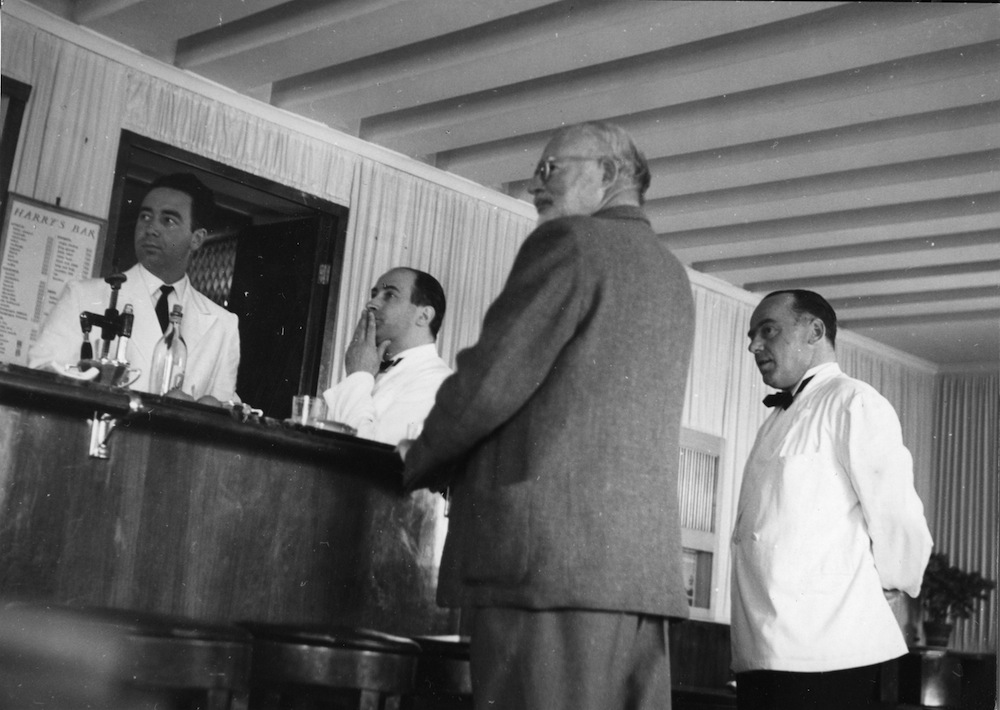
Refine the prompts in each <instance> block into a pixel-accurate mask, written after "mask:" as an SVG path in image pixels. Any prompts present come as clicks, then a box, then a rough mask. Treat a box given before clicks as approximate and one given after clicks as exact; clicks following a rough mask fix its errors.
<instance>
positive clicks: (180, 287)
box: [136, 264, 191, 303]
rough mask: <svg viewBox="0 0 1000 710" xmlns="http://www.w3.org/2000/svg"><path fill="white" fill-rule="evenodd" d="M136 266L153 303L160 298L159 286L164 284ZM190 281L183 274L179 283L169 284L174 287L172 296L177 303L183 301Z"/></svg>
mask: <svg viewBox="0 0 1000 710" xmlns="http://www.w3.org/2000/svg"><path fill="white" fill-rule="evenodd" d="M136 266H137V267H138V269H139V275H140V276H141V277H142V282H143V285H144V288H145V290H146V293H148V294H149V297H150V298H152V299H153V301H156V299H158V298H159V297H160V286H162V285H163V284H164V282H163V281H162V280H161V279H159V278H158V277H156V276H154V275H153V273H152V272H151V271H150V270H149V269H147V268H146V267H145V266H143V265H142V264H137V265H136ZM190 281H191V280H190V279H189V278H188V275H187V274H184V276H183V277H182V278H181V279H180V280H179V281H175V282H174V283H172V284H170V285H171V286H173V287H174V294H175V295H176V296H177V301H178V303H180V302H183V301H184V296H185V295H186V294H187V287H188V284H189V283H190Z"/></svg>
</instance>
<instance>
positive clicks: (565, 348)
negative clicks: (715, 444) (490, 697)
mask: <svg viewBox="0 0 1000 710" xmlns="http://www.w3.org/2000/svg"><path fill="white" fill-rule="evenodd" d="M693 329H694V306H693V299H692V295H691V288H690V284H689V282H688V279H687V274H686V272H685V271H684V268H683V266H682V265H681V264H680V262H679V261H678V260H677V259H676V258H675V257H674V256H673V255H672V254H670V252H669V251H668V250H667V249H666V248H665V247H664V246H663V244H662V243H661V242H660V241H659V240H658V239H657V237H656V236H655V234H654V233H653V231H652V229H651V228H650V225H649V221H648V220H647V219H646V217H645V215H644V213H643V212H642V210H641V209H639V208H638V207H613V208H609V209H606V210H603V211H601V212H598V213H597V214H595V215H593V216H590V217H568V218H561V219H557V220H553V221H551V222H547V223H545V224H542V225H541V226H539V227H538V228H537V229H535V231H534V232H532V234H531V235H529V236H528V238H527V240H526V241H525V242H524V244H523V245H522V247H521V249H520V251H519V253H518V256H517V258H516V260H515V263H514V265H513V267H512V270H511V273H510V276H509V277H508V280H507V283H506V285H505V286H504V289H503V291H502V293H501V294H500V295H499V296H498V297H497V299H496V301H495V302H494V303H493V304H492V305H491V306H490V308H489V311H488V312H487V314H486V318H485V320H484V323H483V329H482V334H481V336H480V339H479V342H478V343H477V344H476V345H474V346H473V347H471V348H469V349H466V350H464V351H463V352H461V353H460V354H459V355H458V358H457V365H458V366H457V370H456V372H455V374H453V375H452V376H451V377H450V378H448V379H447V380H446V381H445V382H444V384H443V385H442V386H441V389H440V390H439V392H438V395H437V399H436V402H435V405H434V408H433V410H432V411H431V413H430V415H429V416H428V418H427V420H426V422H425V423H424V428H423V433H422V435H421V437H420V438H419V439H418V440H417V441H416V442H415V444H414V445H413V447H412V448H411V449H410V451H409V453H408V455H407V458H406V467H405V471H404V483H405V485H406V486H407V487H408V488H410V489H413V488H420V487H430V488H441V487H443V486H445V485H450V486H451V488H452V507H451V517H450V520H449V531H448V537H447V540H446V543H445V551H444V557H443V560H442V569H441V574H440V579H439V588H438V601H439V603H441V604H442V605H445V606H464V605H473V606H502V607H517V608H527V609H558V608H573V609H593V610H606V611H624V612H632V613H643V614H652V615H659V616H669V617H686V616H687V614H688V604H687V597H686V595H685V592H684V588H683V582H682V576H681V546H680V528H679V523H678V515H677V468H678V458H679V453H678V437H679V429H680V419H681V409H682V407H683V401H684V391H685V386H686V382H687V371H688V360H689V356H690V350H691V342H692V334H693Z"/></svg>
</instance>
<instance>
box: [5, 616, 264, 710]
mask: <svg viewBox="0 0 1000 710" xmlns="http://www.w3.org/2000/svg"><path fill="white" fill-rule="evenodd" d="M3 614H4V616H5V617H6V618H8V619H10V620H11V623H12V624H13V625H14V628H16V629H19V630H20V631H21V632H22V633H24V634H25V639H28V637H29V636H32V635H33V636H34V639H33V641H32V642H33V643H34V645H35V648H34V649H33V650H31V651H29V652H28V653H27V654H24V653H21V654H20V657H21V658H25V657H26V655H27V656H30V657H32V658H33V659H34V660H33V661H31V663H32V664H33V665H34V667H35V668H36V669H40V670H41V675H40V676H39V675H38V674H37V673H36V674H35V677H36V678H38V679H40V680H41V679H44V677H45V676H46V675H53V676H55V677H54V678H53V680H54V681H59V680H61V678H59V677H58V676H59V674H60V671H59V669H60V668H61V667H64V666H65V665H66V663H67V661H66V659H60V658H58V657H57V656H54V655H53V651H54V650H55V649H57V648H58V646H59V645H63V644H58V641H57V643H56V644H53V643H52V640H53V639H56V640H58V639H59V638H60V637H61V638H70V639H74V640H75V641H76V645H77V648H76V649H75V650H74V653H75V654H76V656H77V658H73V659H70V660H69V665H70V666H71V667H81V666H80V664H83V666H84V667H85V666H90V667H91V668H93V667H95V666H94V664H95V663H99V662H100V663H102V664H103V665H102V666H101V669H102V672H101V674H100V675H101V683H102V684H103V685H104V686H105V689H106V691H107V692H108V693H110V694H111V695H112V696H113V697H115V698H116V699H117V700H116V701H115V702H120V703H121V704H122V705H123V706H129V707H133V705H132V704H131V703H132V701H133V700H134V699H135V698H140V697H141V698H144V699H146V698H152V699H155V700H154V702H156V703H163V702H166V703H169V707H171V708H178V709H180V708H192V709H194V708H197V709H198V710H230V709H231V708H233V707H242V706H243V703H244V702H245V698H246V695H247V691H248V687H249V676H250V652H251V641H252V638H251V636H250V634H249V633H248V632H246V631H245V630H244V629H241V628H239V627H236V626H232V625H228V624H216V623H211V622H202V621H199V620H195V619H189V618H186V617H180V616H171V615H165V614H155V613H149V612H141V611H134V610H128V609H111V608H104V607H100V608H97V607H70V606H60V605H47V604H40V603H28V604H25V603H13V604H10V605H8V606H7V607H5V608H4V611H3ZM47 636H48V637H50V638H49V639H48V640H46V637H47ZM88 648H89V651H88ZM88 653H89V655H98V654H103V655H104V659H103V660H102V661H98V659H94V658H87V656H88ZM91 676H92V677H94V674H91ZM128 698H132V699H133V700H128Z"/></svg>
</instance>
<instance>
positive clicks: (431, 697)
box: [407, 635, 472, 710]
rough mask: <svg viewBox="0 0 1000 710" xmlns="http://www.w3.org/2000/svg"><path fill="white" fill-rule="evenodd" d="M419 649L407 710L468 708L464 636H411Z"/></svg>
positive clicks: (468, 678) (468, 675)
mask: <svg viewBox="0 0 1000 710" xmlns="http://www.w3.org/2000/svg"><path fill="white" fill-rule="evenodd" d="M413 640H414V641H416V642H417V643H418V644H419V645H420V658H419V659H418V660H417V679H416V683H415V686H416V687H415V688H414V691H413V696H412V699H411V702H410V705H409V707H408V708H407V710H466V709H470V710H471V708H472V674H471V672H470V669H469V639H468V637H467V636H454V635H452V636H414V637H413Z"/></svg>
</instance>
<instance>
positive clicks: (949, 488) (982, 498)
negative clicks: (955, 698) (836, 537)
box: [931, 372, 1000, 652]
mask: <svg viewBox="0 0 1000 710" xmlns="http://www.w3.org/2000/svg"><path fill="white" fill-rule="evenodd" d="M937 387H938V401H939V402H940V405H939V407H938V410H937V417H936V421H935V427H934V429H935V435H934V438H935V440H936V442H937V456H936V457H935V470H934V474H935V479H934V480H935V489H936V490H935V493H936V495H935V497H936V505H935V511H934V521H933V526H932V529H931V530H932V532H933V534H934V541H935V548H936V549H937V550H938V551H939V552H946V553H948V557H949V560H950V562H951V564H953V565H958V566H959V567H961V568H962V569H964V570H966V571H969V572H973V571H975V572H980V573H981V574H982V575H983V576H985V577H987V578H988V579H992V580H994V581H997V580H1000V570H998V568H997V556H998V554H1000V549H998V540H997V535H998V530H997V519H998V517H1000V510H998V509H997V501H998V498H1000V488H998V484H997V479H998V477H1000V468H998V460H997V450H998V446H1000V440H998V439H1000V437H998V428H1000V374H997V373H996V372H993V373H979V374H953V373H944V374H942V375H940V376H939V378H938V383H937ZM997 594H998V593H997V590H994V591H993V593H992V596H991V598H990V601H988V602H986V603H983V604H980V606H979V609H978V610H977V611H976V612H975V613H974V614H973V616H972V618H971V619H968V620H964V621H958V622H957V623H956V626H955V630H954V632H953V633H952V638H951V643H952V646H953V647H955V648H958V649H961V650H964V651H992V652H996V650H997V621H998V612H1000V610H998V608H997V607H998V605H1000V597H998V595H997Z"/></svg>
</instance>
